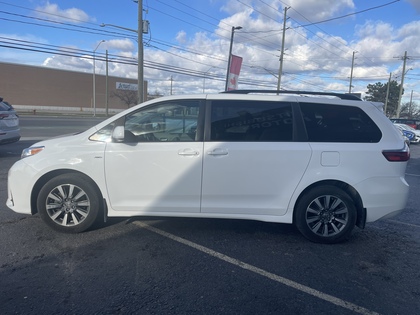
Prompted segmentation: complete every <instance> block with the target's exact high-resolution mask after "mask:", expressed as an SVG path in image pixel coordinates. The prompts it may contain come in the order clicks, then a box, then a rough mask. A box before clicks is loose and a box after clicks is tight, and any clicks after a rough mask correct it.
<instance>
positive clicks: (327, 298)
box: [133, 221, 378, 315]
mask: <svg viewBox="0 0 420 315" xmlns="http://www.w3.org/2000/svg"><path fill="white" fill-rule="evenodd" d="M133 224H136V225H138V226H140V227H142V228H144V229H147V230H149V231H152V232H154V233H157V234H159V235H162V236H164V237H167V238H169V239H171V240H174V241H176V242H178V243H181V244H184V245H187V246H190V247H192V248H194V249H196V250H199V251H201V252H203V253H205V254H207V255H210V256H213V257H215V258H218V259H220V260H223V261H225V262H228V263H230V264H232V265H235V266H237V267H240V268H243V269H245V270H249V271H251V272H254V273H256V274H259V275H261V276H263V277H266V278H268V279H270V280H273V281H276V282H279V283H281V284H283V285H285V286H288V287H291V288H293V289H296V290H299V291H301V292H304V293H307V294H309V295H312V296H314V297H316V298H319V299H321V300H324V301H327V302H330V303H332V304H335V305H338V306H341V307H343V308H346V309H348V310H351V311H353V312H356V313H359V314H364V315H373V314H378V313H376V312H373V311H370V310H368V309H366V308H363V307H361V306H358V305H356V304H353V303H350V302H347V301H344V300H342V299H339V298H336V297H334V296H332V295H329V294H326V293H322V292H320V291H318V290H315V289H312V288H310V287H307V286H305V285H302V284H300V283H297V282H295V281H292V280H289V279H287V278H284V277H281V276H278V275H276V274H273V273H271V272H268V271H265V270H263V269H260V268H258V267H255V266H252V265H250V264H247V263H244V262H242V261H240V260H238V259H235V258H232V257H229V256H226V255H224V254H222V253H219V252H216V251H214V250H212V249H210V248H207V247H204V246H202V245H199V244H196V243H194V242H191V241H188V240H186V239H183V238H181V237H178V236H176V235H173V234H171V233H167V232H165V231H162V230H160V229H158V228H155V227H153V226H150V225H148V224H145V223H143V222H139V221H135V222H133Z"/></svg>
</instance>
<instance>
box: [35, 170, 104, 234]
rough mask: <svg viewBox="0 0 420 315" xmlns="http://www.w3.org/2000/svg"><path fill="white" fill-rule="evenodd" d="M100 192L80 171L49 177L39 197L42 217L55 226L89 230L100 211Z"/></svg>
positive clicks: (76, 231)
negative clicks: (78, 172)
mask: <svg viewBox="0 0 420 315" xmlns="http://www.w3.org/2000/svg"><path fill="white" fill-rule="evenodd" d="M99 196H100V194H99V192H98V190H97V189H96V187H95V186H94V185H93V184H91V181H90V180H89V179H88V178H86V177H85V176H83V175H80V174H62V175H59V176H57V177H54V178H52V179H50V180H49V181H48V182H47V183H46V184H45V185H44V186H43V187H42V188H41V190H40V192H39V194H38V199H37V207H38V212H39V215H40V217H41V218H42V220H43V221H44V222H45V223H46V224H47V225H49V226H50V227H52V228H53V229H55V230H57V231H60V232H65V233H80V232H83V231H86V230H87V229H89V228H90V227H91V226H92V225H93V224H94V223H95V222H96V220H97V218H98V217H99V214H100V212H101V211H100V210H101V209H100V208H101V206H100V205H101V203H100V197H99Z"/></svg>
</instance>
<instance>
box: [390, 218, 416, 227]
mask: <svg viewBox="0 0 420 315" xmlns="http://www.w3.org/2000/svg"><path fill="white" fill-rule="evenodd" d="M386 221H389V222H393V223H398V224H402V225H408V226H411V227H416V228H420V225H418V224H412V223H406V222H401V221H397V220H393V219H387V220H386Z"/></svg>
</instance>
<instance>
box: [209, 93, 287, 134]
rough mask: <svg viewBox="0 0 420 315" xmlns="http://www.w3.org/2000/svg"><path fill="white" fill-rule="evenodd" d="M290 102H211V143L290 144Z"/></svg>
mask: <svg viewBox="0 0 420 315" xmlns="http://www.w3.org/2000/svg"><path fill="white" fill-rule="evenodd" d="M292 139H293V115H292V108H291V105H290V103H279V102H258V101H214V102H213V103H212V107H211V136H210V140H211V141H259V142H265V141H292Z"/></svg>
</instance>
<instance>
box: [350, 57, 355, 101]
mask: <svg viewBox="0 0 420 315" xmlns="http://www.w3.org/2000/svg"><path fill="white" fill-rule="evenodd" d="M355 53H356V52H355V51H353V58H352V60H351V71H350V85H349V94H350V93H351V84H352V83H353V67H354V54H355Z"/></svg>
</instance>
